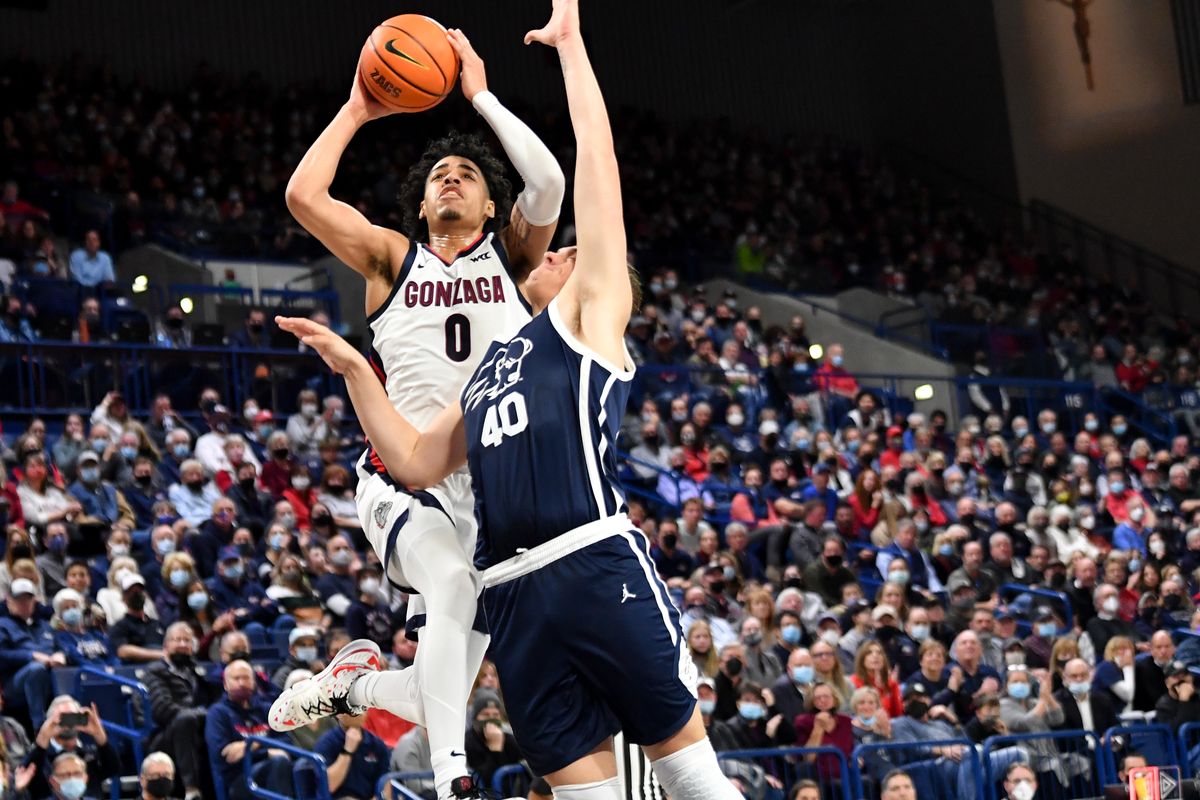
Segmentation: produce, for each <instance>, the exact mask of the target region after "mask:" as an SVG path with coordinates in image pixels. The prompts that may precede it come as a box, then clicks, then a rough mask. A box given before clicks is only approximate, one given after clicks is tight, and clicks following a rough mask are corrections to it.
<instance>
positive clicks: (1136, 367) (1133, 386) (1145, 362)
mask: <svg viewBox="0 0 1200 800" xmlns="http://www.w3.org/2000/svg"><path fill="white" fill-rule="evenodd" d="M1156 369H1158V364H1156V363H1154V362H1153V361H1150V360H1149V359H1147V358H1146V357H1145V356H1141V355H1138V350H1137V345H1133V344H1127V345H1125V349H1124V351H1122V353H1121V363H1120V364H1117V368H1116V373H1117V383H1119V384H1120V385H1121V388H1122V389H1124V390H1125V391H1127V392H1131V393H1133V394H1141V393H1142V390H1144V389H1145V388H1146V384H1147V383H1149V382H1150V373H1152V372H1154V370H1156Z"/></svg>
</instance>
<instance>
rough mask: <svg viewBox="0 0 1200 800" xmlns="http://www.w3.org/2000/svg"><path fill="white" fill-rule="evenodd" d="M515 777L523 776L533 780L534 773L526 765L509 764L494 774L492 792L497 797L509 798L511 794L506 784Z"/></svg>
mask: <svg viewBox="0 0 1200 800" xmlns="http://www.w3.org/2000/svg"><path fill="white" fill-rule="evenodd" d="M514 775H522V776H525V777H528V778H533V777H534V775H533V772H531V771H530V769H529V767H527V766H525V765H524V764H508V765H507V766H503V767H501V768H500V769H498V770H496V771H495V773H493V774H492V791H493V792H495V793H496V796H497V797H508V796H509V795H510V794H511V792H506V791H505V788H504V782H505V781H506V780H508V779H509V778H511V777H513V776H514Z"/></svg>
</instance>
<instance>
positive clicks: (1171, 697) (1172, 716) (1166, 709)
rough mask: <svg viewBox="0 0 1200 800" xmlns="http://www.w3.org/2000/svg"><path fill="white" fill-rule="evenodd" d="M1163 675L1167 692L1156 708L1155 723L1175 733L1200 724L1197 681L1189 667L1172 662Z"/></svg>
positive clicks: (1180, 662)
mask: <svg viewBox="0 0 1200 800" xmlns="http://www.w3.org/2000/svg"><path fill="white" fill-rule="evenodd" d="M1163 674H1164V675H1165V682H1166V687H1167V691H1166V694H1164V695H1163V696H1162V697H1160V698H1159V700H1158V703H1157V704H1156V705H1155V707H1154V711H1155V716H1154V721H1155V722H1158V723H1161V724H1163V725H1166V726H1168V727H1169V728H1170V729H1171V730H1173V731H1177V730H1179V729H1180V728H1182V727H1183V726H1184V725H1186V724H1188V723H1190V722H1200V696H1197V694H1196V688H1195V679H1194V678H1193V677H1192V673H1191V672H1189V671H1188V668H1187V665H1186V664H1184V663H1183V662H1182V661H1172V662H1171V663H1169V664H1168V665H1167V668H1166V669H1165V670H1164V671H1163ZM1189 756H1190V754H1189Z"/></svg>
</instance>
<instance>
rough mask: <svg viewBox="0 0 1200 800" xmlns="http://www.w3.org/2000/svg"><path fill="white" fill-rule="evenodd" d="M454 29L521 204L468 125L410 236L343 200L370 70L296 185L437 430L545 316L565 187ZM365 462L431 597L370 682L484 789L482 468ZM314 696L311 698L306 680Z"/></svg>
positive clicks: (423, 185) (434, 755)
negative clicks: (401, 659)
mask: <svg viewBox="0 0 1200 800" xmlns="http://www.w3.org/2000/svg"><path fill="white" fill-rule="evenodd" d="M447 38H448V39H449V41H450V43H451V45H452V46H453V47H454V48H455V50H456V51H457V52H458V54H459V56H460V58H461V59H462V76H461V83H462V90H463V94H464V95H465V96H466V98H467V99H468V100H469V101H471V103H472V104H473V105H474V107H475V108H476V110H477V111H478V112H479V113H480V115H481V116H482V117H483V118H484V119H485V120H486V121H487V122H488V124H489V125H490V126H491V127H492V129H493V130H494V131H495V133H496V135H497V138H499V140H500V143H501V144H502V145H503V146H504V150H505V152H506V153H507V154H508V156H509V158H510V159H511V160H512V162H513V166H515V167H516V169H517V171H518V172H519V173H520V174H521V177H522V179H523V180H524V182H525V186H524V188H523V189H522V191H521V194H520V196H519V197H518V198H517V201H516V203H515V204H512V203H511V201H510V198H509V192H510V187H509V184H508V180H507V179H506V178H505V176H504V166H503V164H501V163H500V162H499V160H498V159H496V157H495V156H493V155H492V154H491V152H490V151H489V150H488V148H487V147H486V146H485V145H484V144H483V143H482V142H481V141H480V140H479V139H477V138H476V137H473V136H462V135H457V134H451V135H450V136H447V137H444V138H442V139H438V140H436V141H434V142H431V143H430V144H429V146H428V148H427V149H426V151H425V153H424V154H423V155H422V157H421V159H420V160H419V161H418V162H417V163H416V164H415V165H414V166H413V167H412V168H411V169H410V170H409V174H408V177H407V178H406V180H405V182H404V185H403V188H402V190H401V193H400V202H401V204H402V205H403V206H404V210H405V214H406V219H405V226H404V227H405V232H404V233H400V232H399V231H394V230H389V229H387V228H383V227H379V226H376V225H372V224H371V223H370V222H368V221H367V219H366V218H365V217H363V216H362V215H361V214H360V213H359V212H358V211H357V210H355V209H354V208H353V207H352V206H350V205H348V204H346V203H342V202H339V201H337V200H335V199H333V197H331V196H330V193H329V188H330V184H331V183H332V181H333V177H334V173H335V172H336V170H337V165H338V161H339V160H340V159H341V156H342V153H343V152H344V151H345V149H346V146H347V145H348V144H349V142H350V139H351V137H353V135H354V134H355V132H356V131H357V130H358V128H359V127H361V126H362V125H363V124H365V123H366V122H368V121H370V120H373V119H377V118H379V117H382V116H385V115H386V114H388V113H390V112H389V111H388V110H386V109H384V108H383V107H382V106H380V105H379V104H378V103H376V102H374V101H373V100H372V99H371V97H370V94H369V93H368V92H366V91H364V90H363V87H362V86H361V84H360V83H359V81H358V80H357V79H356V81H355V83H354V86H353V88H352V90H351V93H350V98H349V100H348V101H347V102H346V104H345V105H344V106H343V107H342V109H341V111H339V112H338V114H337V116H336V117H334V119H333V121H332V122H331V123H330V124H329V126H328V127H326V129H325V131H324V132H323V133H321V135H320V137H318V138H317V140H316V142H314V143H313V145H312V147H311V148H310V149H309V151H308V153H307V154H306V155H305V156H304V158H303V160H302V161H301V162H300V164H299V165H298V166H297V168H296V172H295V173H294V174H293V176H292V179H291V181H290V182H289V184H288V189H287V202H288V208H289V209H290V210H291V212H292V213H293V215H295V217H296V219H297V220H298V221H299V222H300V223H301V224H302V225H304V227H305V228H307V229H308V231H309V232H310V233H312V234H313V235H314V236H316V237H317V238H318V239H320V240H321V242H322V243H323V244H324V245H325V246H326V247H328V248H329V250H330V251H331V252H332V253H333V254H334V255H336V256H337V257H338V258H340V259H341V260H342V261H343V262H344V263H346V264H347V265H348V266H350V267H351V268H352V269H354V270H355V271H357V272H359V273H360V274H361V275H362V276H363V279H364V280H365V281H366V312H367V314H368V316H367V324H368V326H369V327H370V330H371V364H372V367H373V369H374V373H375V375H376V376H377V378H376V379H377V380H378V381H380V382H382V383H383V385H384V387H385V389H386V392H387V396H388V399H389V401H390V403H391V405H392V406H394V407H395V408H396V409H397V410H398V411H399V412H401V413H403V414H404V415H405V416H407V417H408V418H409V419H411V420H413V422H415V423H416V424H418V425H422V426H424V425H428V424H429V423H430V422H431V421H432V420H433V418H434V416H435V415H436V414H437V413H438V412H439V411H441V410H442V409H443V408H445V407H446V406H447V405H448V404H449V403H451V402H452V401H453V400H454V399H455V397H456V395H457V392H458V390H459V389H460V388H461V387H462V384H463V381H465V380H466V379H467V377H468V376H469V375H470V374H471V373H472V372H473V371H474V369H475V366H476V365H477V364H478V363H479V359H480V358H481V357H482V356H483V354H484V352H485V351H486V350H487V348H488V346H489V345H490V344H491V343H492V342H493V341H495V340H497V339H499V340H501V341H505V340H507V339H508V338H509V337H511V336H512V335H513V333H515V332H516V331H517V329H519V328H520V327H521V326H522V325H523V324H525V322H527V321H528V320H529V316H530V306H529V304H528V302H527V301H526V299H525V297H524V296H523V295H522V293H521V286H522V284H523V283H524V282H525V280H526V278H527V276H528V274H529V272H530V270H531V269H532V267H534V266H536V265H537V264H538V263H540V262H541V260H542V257H543V255H544V253H545V250H546V247H547V246H548V245H549V243H550V240H551V238H552V236H553V235H554V229H555V225H556V223H557V220H558V213H559V207H560V205H561V202H562V196H563V191H564V179H563V175H562V170H561V169H560V168H559V166H558V163H557V162H556V161H555V159H554V157H553V155H552V154H551V153H550V151H549V150H548V149H547V148H546V146H545V145H543V144H542V143H541V142H540V141H539V140H538V138H537V136H536V135H535V134H534V133H533V132H532V131H531V130H530V129H529V128H528V127H526V126H525V125H524V124H523V123H522V122H521V121H520V120H518V119H517V118H516V117H515V116H514V115H513V114H512V113H511V112H509V111H508V110H506V109H505V108H504V107H503V106H502V105H501V104H500V101H499V100H498V99H497V98H496V96H495V95H493V94H492V93H491V92H489V91H488V90H487V78H486V74H485V72H484V65H483V61H482V59H480V57H479V56H478V55H477V54H476V53H475V51H474V50H473V49H472V48H471V45H470V42H468V41H467V38H466V37H465V36H464V35H463V34H462V32H461V31H457V30H453V31H449V32H448V34H447ZM510 206H511V212H510ZM357 472H358V488H357V493H356V500H357V505H358V515H359V520H360V522H361V523H362V527H363V531H364V533H365V534H366V537H367V539H368V540H369V541H370V542H371V545H372V547H374V548H375V550H376V552H377V553H378V554H379V556H380V558H381V560H382V561H383V563H384V565H385V567H386V570H387V573H386V574H387V577H388V579H389V581H390V582H391V583H392V584H393V585H394V586H396V587H400V588H403V589H404V590H405V591H409V593H410V594H411V593H412V590H414V589H415V590H416V591H417V592H419V593H420V594H419V595H417V596H413V597H411V598H410V601H409V623H410V629H412V628H416V627H418V626H419V625H420V624H421V623H422V622H427V623H428V625H427V627H426V628H425V629H424V630H423V631H422V634H421V647H420V648H419V649H418V651H417V663H416V664H415V665H414V666H413V667H411V668H409V669H408V670H401V671H389V672H381V673H376V672H374V671H372V675H371V676H370V678H371V680H369V681H366V682H362V685H360V687H359V688H360V693H362V694H364V696H365V698H366V702H369V703H370V704H371V705H374V706H381V707H383V708H386V709H388V710H390V711H392V712H393V713H396V714H399V715H400V716H403V717H404V718H406V719H410V720H413V721H415V722H418V723H419V724H422V725H425V726H426V727H427V728H428V729H429V745H430V751H431V752H430V755H431V759H432V762H433V768H434V773H435V783H436V785H437V793H438V798H439V800H447V798H450V797H456V798H463V797H479V796H480V795H479V790H478V787H474V786H473V783H472V781H471V780H470V778H469V777H468V770H467V763H466V756H465V747H464V728H463V722H462V721H463V718H464V715H465V714H466V702H467V696H468V693H469V691H470V685H471V681H472V680H473V679H474V677H475V675H476V673H477V672H478V669H479V664H480V662H481V660H482V659H483V654H484V652H485V651H486V649H487V637H486V635H485V634H483V633H482V632H473V631H472V630H471V628H472V621H473V620H474V619H475V616H476V597H477V596H478V591H479V588H480V587H479V581H478V576H477V575H476V573H475V572H474V570H473V569H472V568H471V563H470V559H471V556H472V555H473V554H474V551H475V536H476V528H475V515H474V506H475V503H474V498H473V496H472V494H471V488H470V477H469V476H468V475H467V474H466V472H465V471H460V472H459V473H456V474H451V475H447V476H444V479H443V480H440V481H438V482H437V483H436V484H435V485H430V486H429V487H428V488H427V489H426V490H425V491H423V492H420V493H417V494H414V493H412V492H409V491H407V490H406V489H405V487H404V486H403V484H401V483H398V482H397V481H395V480H394V479H393V477H392V476H391V475H389V474H388V473H387V470H386V469H385V467H384V463H383V461H382V460H381V459H380V458H379V456H378V454H377V452H376V451H375V449H374V448H368V449H367V451H366V452H365V453H364V454H363V456H362V458H361V459H360V460H359V462H358V466H357ZM343 653H344V654H345V656H344V658H343V659H342V663H341V666H340V669H341V672H340V673H339V674H340V675H341V679H342V681H343V682H345V681H349V680H350V678H351V677H352V673H354V672H355V671H356V670H362V669H367V668H368V666H369V665H373V664H377V663H379V648H378V646H377V645H376V644H375V643H373V642H369V641H357V642H353V643H352V644H351V645H350V646H348V647H346V648H345V649H344V650H343ZM427 664H432V665H433V666H432V667H428V666H427ZM298 694H299V696H300V697H305V696H307V695H305V694H304V691H303V688H302V689H301V690H300V692H299V693H298ZM290 697H292V695H289V696H288V697H285V698H281V702H278V703H276V705H275V707H274V708H273V709H272V714H271V723H272V725H275V726H277V727H278V728H279V729H285V730H286V729H289V728H291V727H295V726H297V725H302V724H304V720H305V719H306V718H308V717H309V716H311V714H310V713H307V712H305V711H304V710H303V709H301V708H299V707H298V706H296V705H295V704H291V703H289V698H290ZM363 705H365V702H364V703H363ZM360 708H361V706H360ZM341 710H344V711H351V712H354V711H356V710H357V709H341ZM311 711H312V712H314V713H315V712H316V711H317V707H316V706H313V707H312V708H311Z"/></svg>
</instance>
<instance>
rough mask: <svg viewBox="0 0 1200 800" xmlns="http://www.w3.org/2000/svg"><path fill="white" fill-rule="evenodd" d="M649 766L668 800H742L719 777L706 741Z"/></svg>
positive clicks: (715, 757) (713, 754)
mask: <svg viewBox="0 0 1200 800" xmlns="http://www.w3.org/2000/svg"><path fill="white" fill-rule="evenodd" d="M650 766H651V767H653V768H654V774H655V775H657V776H658V782H659V783H661V784H662V786H663V788H664V789H666V790H667V794H669V795H670V796H671V800H742V793H741V792H739V791H738V790H737V789H735V788H733V784H732V783H730V782H729V779H728V778H726V777H725V775H724V774H722V772H721V767H720V765H719V764H717V754H716V753H715V752H713V748H712V743H711V742H709V741H708V739H707V738H705V739H701V740H700V741H698V742H696V743H695V744H690V745H688V746H687V747H685V748H683V749H682V750H676V751H675V752H674V753H671V755H669V756H663V757H662V758H660V759H658V760H657V761H651V762H650Z"/></svg>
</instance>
